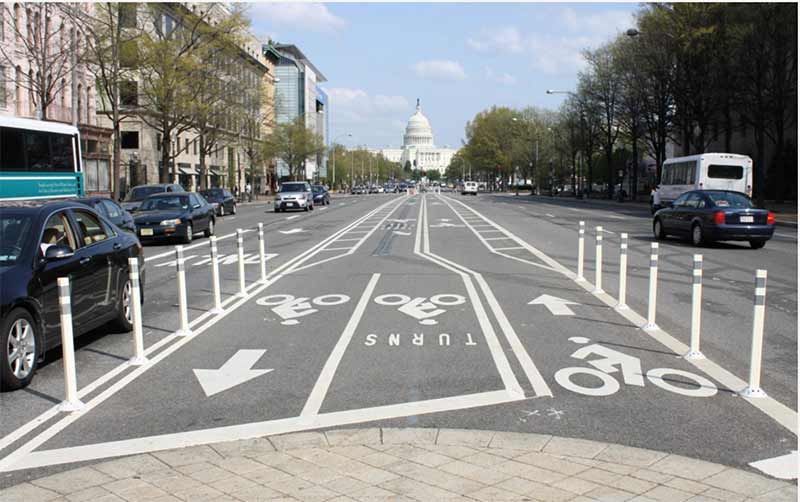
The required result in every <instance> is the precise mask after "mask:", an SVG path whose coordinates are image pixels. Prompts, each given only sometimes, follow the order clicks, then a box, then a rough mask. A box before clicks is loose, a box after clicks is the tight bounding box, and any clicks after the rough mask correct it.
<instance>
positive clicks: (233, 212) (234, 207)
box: [231, 204, 236, 214]
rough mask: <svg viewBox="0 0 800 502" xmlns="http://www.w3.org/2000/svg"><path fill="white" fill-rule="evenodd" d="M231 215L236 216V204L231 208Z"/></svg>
mask: <svg viewBox="0 0 800 502" xmlns="http://www.w3.org/2000/svg"><path fill="white" fill-rule="evenodd" d="M231 214H236V204H234V205H233V206H231Z"/></svg>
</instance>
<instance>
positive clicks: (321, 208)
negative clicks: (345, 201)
mask: <svg viewBox="0 0 800 502" xmlns="http://www.w3.org/2000/svg"><path fill="white" fill-rule="evenodd" d="M317 209H318V210H319V211H324V210H326V209H328V208H327V207H320V208H317Z"/></svg>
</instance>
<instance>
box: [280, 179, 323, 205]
mask: <svg viewBox="0 0 800 502" xmlns="http://www.w3.org/2000/svg"><path fill="white" fill-rule="evenodd" d="M287 209H303V210H304V211H310V210H313V209H314V197H313V195H312V192H311V185H309V184H308V182H305V181H287V182H286V183H283V184H282V185H281V188H280V190H278V193H277V194H275V212H276V213H277V212H278V211H286V210H287Z"/></svg>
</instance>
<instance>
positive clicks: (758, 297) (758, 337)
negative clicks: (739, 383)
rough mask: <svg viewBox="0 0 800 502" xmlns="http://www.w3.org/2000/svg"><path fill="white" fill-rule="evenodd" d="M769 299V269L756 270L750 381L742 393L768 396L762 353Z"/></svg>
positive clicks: (753, 395) (747, 395) (746, 395)
mask: <svg viewBox="0 0 800 502" xmlns="http://www.w3.org/2000/svg"><path fill="white" fill-rule="evenodd" d="M766 299H767V271H766V270H756V294H755V301H754V302H753V342H752V345H751V348H750V381H749V383H748V386H747V388H746V389H744V390H743V391H742V392H741V393H740V394H741V395H743V396H745V397H766V396H767V394H766V393H765V392H764V391H763V390H762V389H761V353H762V350H763V346H764V314H765V312H764V310H765V309H766Z"/></svg>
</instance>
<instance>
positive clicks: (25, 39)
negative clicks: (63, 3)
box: [0, 2, 82, 120]
mask: <svg viewBox="0 0 800 502" xmlns="http://www.w3.org/2000/svg"><path fill="white" fill-rule="evenodd" d="M11 5H12V4H10V3H3V6H2V9H3V22H4V23H5V27H4V28H8V29H7V30H6V33H10V34H11V36H12V37H13V38H14V43H13V44H10V47H11V48H9V47H6V46H5V44H0V55H2V57H3V59H4V60H5V61H6V62H7V63H8V65H9V66H10V67H11V68H16V69H17V83H18V85H19V86H20V87H22V88H23V89H26V90H27V91H28V92H29V93H30V96H31V101H32V104H33V107H34V109H35V110H36V117H37V118H39V119H41V120H47V119H48V118H49V116H48V109H49V107H50V105H51V104H53V102H54V101H55V100H56V99H57V96H58V94H59V93H60V92H63V90H64V87H65V86H66V82H67V81H70V82H71V81H72V80H73V79H72V78H71V77H70V76H71V74H72V71H73V69H75V67H76V65H77V62H78V60H79V59H80V56H79V54H78V51H79V49H80V48H81V47H82V46H79V44H78V38H77V37H76V36H75V33H74V31H73V28H72V27H70V26H67V24H65V22H64V21H66V19H64V18H63V17H62V16H60V13H61V9H60V7H59V6H58V4H56V3H52V2H42V3H21V4H14V6H13V7H12V6H11ZM65 48H66V50H65ZM22 61H24V62H25V68H27V70H28V71H27V73H26V72H25V68H23V67H22V65H20V62H22ZM68 77H70V78H68ZM74 108H75V107H74V106H73V113H79V111H78V110H75V109H74ZM61 118H62V119H63V117H61Z"/></svg>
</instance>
